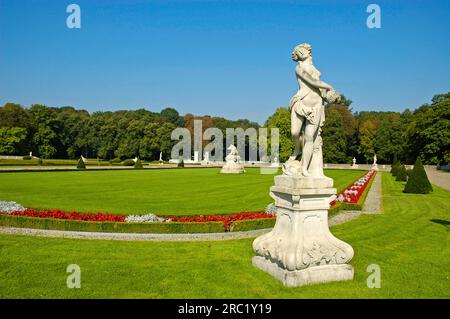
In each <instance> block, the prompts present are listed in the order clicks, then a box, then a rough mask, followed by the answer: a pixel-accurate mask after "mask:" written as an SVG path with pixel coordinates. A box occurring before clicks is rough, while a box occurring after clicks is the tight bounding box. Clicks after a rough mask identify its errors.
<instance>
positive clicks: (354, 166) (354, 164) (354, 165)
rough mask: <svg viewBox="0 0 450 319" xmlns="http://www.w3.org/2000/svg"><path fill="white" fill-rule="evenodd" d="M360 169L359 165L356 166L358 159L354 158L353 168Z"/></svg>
mask: <svg viewBox="0 0 450 319" xmlns="http://www.w3.org/2000/svg"><path fill="white" fill-rule="evenodd" d="M358 167H359V165H358V164H356V158H354V157H353V160H352V168H358Z"/></svg>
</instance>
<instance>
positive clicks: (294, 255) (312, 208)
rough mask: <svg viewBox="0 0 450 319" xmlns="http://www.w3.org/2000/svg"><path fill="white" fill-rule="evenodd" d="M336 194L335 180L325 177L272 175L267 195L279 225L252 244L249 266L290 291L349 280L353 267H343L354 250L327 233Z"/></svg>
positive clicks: (276, 224) (351, 276)
mask: <svg viewBox="0 0 450 319" xmlns="http://www.w3.org/2000/svg"><path fill="white" fill-rule="evenodd" d="M335 194H336V189H335V188H333V180H332V179H330V178H328V177H326V176H322V177H298V176H287V175H280V176H276V177H275V186H272V187H271V189H270V195H271V197H272V198H273V199H274V200H275V207H276V211H277V220H276V223H275V226H274V228H273V230H272V231H271V232H269V233H267V234H264V235H262V236H260V237H258V238H256V239H255V241H254V242H253V249H254V251H255V252H256V254H257V256H255V257H253V260H252V261H253V265H255V266H256V267H258V268H260V269H262V270H263V271H266V272H268V273H269V274H271V275H272V276H274V277H275V278H277V279H278V280H280V281H281V282H282V283H283V284H284V285H285V286H288V287H298V286H303V285H308V284H314V283H320V282H329V281H341V280H352V279H353V267H352V266H351V265H348V264H347V263H348V262H349V261H350V260H351V259H352V257H353V249H352V247H351V246H350V245H348V244H347V243H345V242H343V241H341V240H339V239H337V238H336V237H334V236H333V235H332V234H331V232H330V230H329V228H328V209H329V207H330V205H329V202H330V198H331V197H332V196H333V195H335Z"/></svg>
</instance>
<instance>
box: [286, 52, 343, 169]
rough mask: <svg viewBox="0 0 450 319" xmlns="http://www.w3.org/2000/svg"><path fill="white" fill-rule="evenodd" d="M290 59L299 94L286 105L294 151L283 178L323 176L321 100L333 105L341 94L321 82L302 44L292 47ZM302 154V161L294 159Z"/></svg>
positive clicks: (323, 116) (322, 113) (323, 113)
mask: <svg viewBox="0 0 450 319" xmlns="http://www.w3.org/2000/svg"><path fill="white" fill-rule="evenodd" d="M291 56H292V60H294V61H295V62H297V66H296V67H295V74H296V76H297V82H298V85H299V87H300V88H299V90H298V92H297V93H296V94H295V95H294V96H293V97H292V98H291V101H290V102H289V110H290V111H291V134H292V139H293V141H294V145H295V149H294V153H293V154H292V156H291V157H290V158H289V159H288V161H287V162H286V163H285V164H284V165H283V172H284V174H286V175H297V176H304V177H309V176H311V177H323V176H324V174H323V157H322V137H321V136H320V133H321V131H322V126H323V124H324V121H325V107H324V104H323V103H324V100H327V101H328V102H329V103H334V102H336V101H337V100H338V99H340V95H339V94H338V93H337V92H336V91H335V90H334V89H333V88H332V87H331V86H330V85H328V84H327V83H325V82H323V81H321V80H320V72H319V71H318V70H317V69H316V68H315V67H314V65H313V62H312V48H311V46H310V45H309V44H307V43H303V44H300V45H298V46H296V47H295V49H294V51H293V52H292V55H291ZM300 152H301V153H302V156H301V160H300V161H298V160H297V158H298V156H299V155H300Z"/></svg>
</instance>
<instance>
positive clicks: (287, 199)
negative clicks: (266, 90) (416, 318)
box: [252, 44, 353, 287]
mask: <svg viewBox="0 0 450 319" xmlns="http://www.w3.org/2000/svg"><path fill="white" fill-rule="evenodd" d="M292 59H293V60H294V61H296V62H298V64H297V67H296V74H297V80H298V83H299V85H300V90H299V91H298V92H297V94H296V95H294V97H293V98H292V99H291V102H290V104H289V108H290V110H291V130H292V137H293V139H294V142H295V151H294V154H293V155H292V156H291V157H290V158H289V160H288V161H287V162H286V163H285V164H284V165H283V174H282V175H278V176H275V178H274V180H275V185H274V186H272V187H271V188H270V196H271V197H272V198H273V199H274V201H275V208H274V209H275V211H276V218H277V220H276V222H275V226H274V228H273V229H272V231H270V232H269V233H267V234H264V235H261V236H259V237H258V238H256V239H255V240H254V242H253V250H254V251H255V253H256V256H254V257H253V259H252V263H253V265H255V266H256V267H258V268H260V269H262V270H264V271H266V272H268V273H269V274H271V275H272V276H274V277H275V278H277V279H278V280H280V281H281V282H282V283H283V284H284V285H286V286H288V287H297V286H302V285H307V284H312V283H319V282H328V281H339V280H351V279H353V267H352V266H351V265H349V264H348V262H349V261H350V260H351V259H352V257H353V249H352V247H351V246H350V245H349V244H347V243H345V242H343V241H341V240H339V239H337V238H336V237H334V236H333V234H332V233H331V232H330V230H329V228H328V209H329V208H330V199H332V198H335V197H336V188H333V180H332V179H331V178H328V177H326V176H325V175H324V174H323V159H322V138H321V137H320V130H321V127H322V125H323V123H324V121H325V117H324V105H323V99H324V98H327V99H328V101H329V102H330V103H332V102H333V101H335V100H336V99H337V98H338V94H337V93H336V92H335V91H334V90H333V89H332V88H331V86H329V85H328V84H326V83H324V82H322V81H321V80H320V72H319V71H317V69H316V68H315V67H314V66H313V64H312V58H311V46H310V45H309V44H301V45H299V46H297V47H296V48H295V49H294V52H293V53H292ZM301 150H302V157H301V161H298V160H297V157H298V156H299V154H300V151H301Z"/></svg>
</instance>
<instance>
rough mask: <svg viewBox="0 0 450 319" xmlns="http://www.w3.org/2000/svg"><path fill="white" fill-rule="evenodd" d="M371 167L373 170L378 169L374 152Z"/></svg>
mask: <svg viewBox="0 0 450 319" xmlns="http://www.w3.org/2000/svg"><path fill="white" fill-rule="evenodd" d="M372 169H373V170H375V171H378V164H377V154H375V155H374V156H373V164H372Z"/></svg>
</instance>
